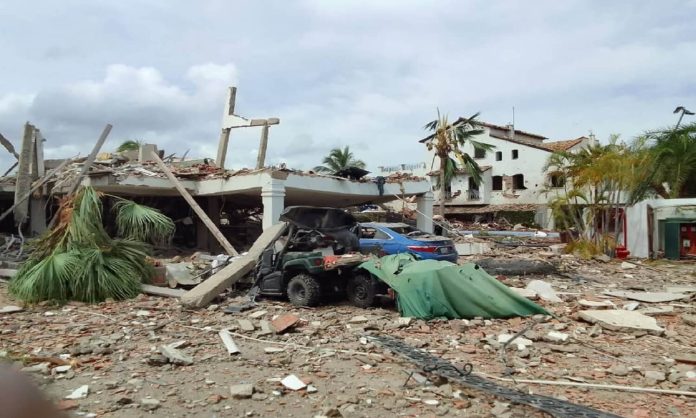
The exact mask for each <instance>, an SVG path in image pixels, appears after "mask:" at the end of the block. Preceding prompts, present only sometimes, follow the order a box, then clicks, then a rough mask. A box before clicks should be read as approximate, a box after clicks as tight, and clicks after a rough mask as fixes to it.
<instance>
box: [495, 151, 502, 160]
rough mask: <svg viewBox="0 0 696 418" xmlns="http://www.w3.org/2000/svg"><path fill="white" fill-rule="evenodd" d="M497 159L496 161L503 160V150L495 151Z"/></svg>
mask: <svg viewBox="0 0 696 418" xmlns="http://www.w3.org/2000/svg"><path fill="white" fill-rule="evenodd" d="M495 160H496V161H502V160H503V152H502V151H496V152H495Z"/></svg>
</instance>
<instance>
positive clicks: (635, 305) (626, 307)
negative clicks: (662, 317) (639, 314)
mask: <svg viewBox="0 0 696 418" xmlns="http://www.w3.org/2000/svg"><path fill="white" fill-rule="evenodd" d="M639 306H640V303H638V302H628V303H626V304H624V306H623V309H624V310H627V311H635V310H636V309H637V308H638V307H639Z"/></svg>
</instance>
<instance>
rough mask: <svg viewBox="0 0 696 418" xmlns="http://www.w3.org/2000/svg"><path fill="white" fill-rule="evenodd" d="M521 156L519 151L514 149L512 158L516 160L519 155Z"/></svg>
mask: <svg viewBox="0 0 696 418" xmlns="http://www.w3.org/2000/svg"><path fill="white" fill-rule="evenodd" d="M519 156H520V153H519V151H517V150H516V149H514V150H512V159H513V160H516V159H517V157H519Z"/></svg>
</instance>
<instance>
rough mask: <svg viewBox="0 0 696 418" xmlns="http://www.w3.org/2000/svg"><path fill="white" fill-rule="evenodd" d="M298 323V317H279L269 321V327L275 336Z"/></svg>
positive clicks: (285, 315)
mask: <svg viewBox="0 0 696 418" xmlns="http://www.w3.org/2000/svg"><path fill="white" fill-rule="evenodd" d="M298 322H300V317H299V316H297V315H293V314H284V315H280V316H279V317H278V318H276V319H274V320H273V321H271V327H272V328H273V330H274V331H275V332H276V333H277V334H282V333H284V332H286V331H288V330H289V329H290V328H292V327H294V326H295V325H297V323H298Z"/></svg>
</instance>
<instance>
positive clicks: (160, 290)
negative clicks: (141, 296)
mask: <svg viewBox="0 0 696 418" xmlns="http://www.w3.org/2000/svg"><path fill="white" fill-rule="evenodd" d="M140 288H141V289H142V291H143V293H147V294H148V295H155V296H164V297H168V298H180V297H182V296H184V295H185V294H186V291H185V290H183V289H169V288H167V287H159V286H152V285H149V284H144V285H141V286H140Z"/></svg>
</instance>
